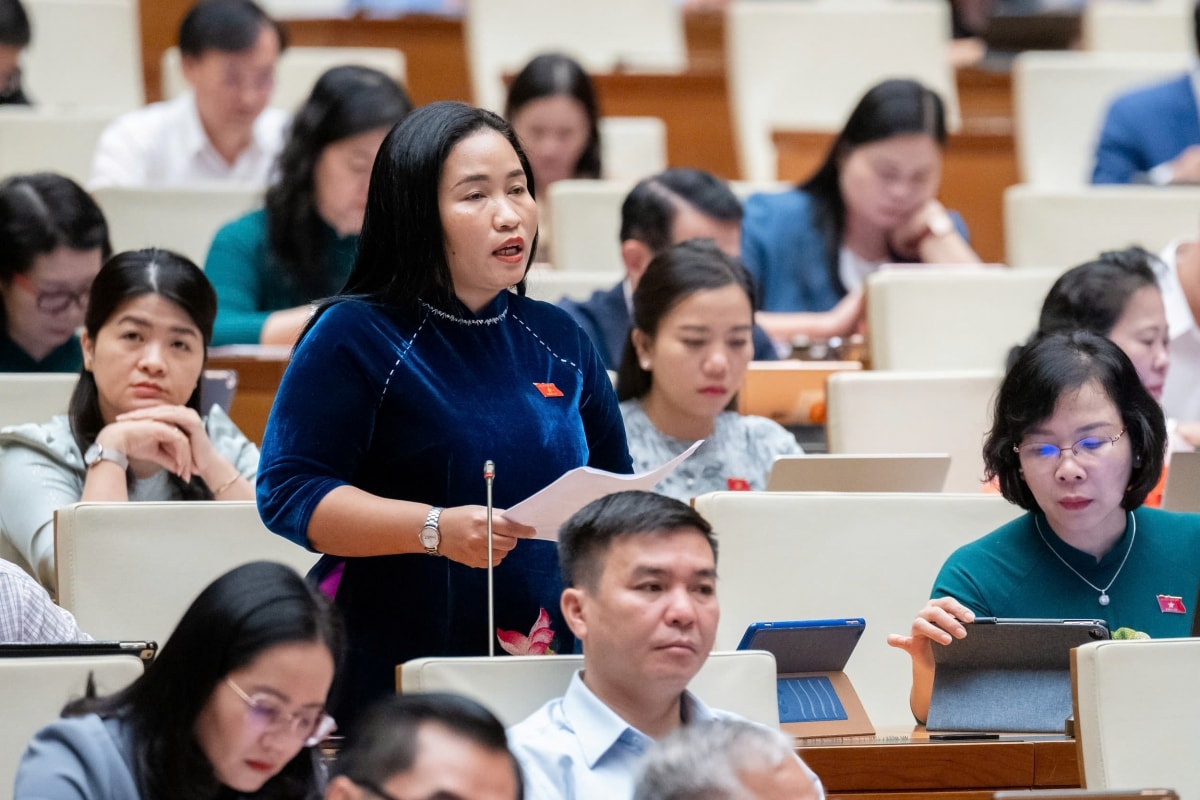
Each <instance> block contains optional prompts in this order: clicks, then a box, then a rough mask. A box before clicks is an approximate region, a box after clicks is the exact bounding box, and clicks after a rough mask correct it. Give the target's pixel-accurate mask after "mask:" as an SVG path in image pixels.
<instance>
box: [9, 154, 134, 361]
mask: <svg viewBox="0 0 1200 800" xmlns="http://www.w3.org/2000/svg"><path fill="white" fill-rule="evenodd" d="M110 252H111V248H110V246H109V244H108V225H107V224H106V223H105V221H104V215H103V214H101V213H100V208H99V207H98V206H97V205H96V203H95V201H93V200H92V198H91V197H90V196H89V195H88V193H87V192H85V191H84V190H83V189H81V188H80V187H79V186H78V185H77V184H76V183H74V182H73V181H71V180H70V179H69V178H64V177H62V176H61V175H54V174H51V173H48V172H44V173H37V174H34V175H16V176H14V177H11V178H9V179H7V180H5V181H4V182H2V183H0V298H2V299H3V301H4V302H3V305H0V372H76V371H78V370H79V367H80V366H82V364H83V353H82V351H81V350H80V349H79V337H78V336H77V335H76V331H77V330H78V329H79V326H80V325H81V324H83V312H84V309H85V308H86V304H87V294H88V288H89V287H90V286H91V285H92V280H93V279H94V278H95V277H96V273H97V272H99V271H100V265H101V264H102V263H104V259H106V258H108V255H109V253H110Z"/></svg>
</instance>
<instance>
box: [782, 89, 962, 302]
mask: <svg viewBox="0 0 1200 800" xmlns="http://www.w3.org/2000/svg"><path fill="white" fill-rule="evenodd" d="M909 133H924V134H928V135H929V136H931V137H933V139H934V141H936V142H937V143H938V145H939V146H945V144H946V110H945V106H944V105H943V104H942V98H941V97H939V96H938V94H937V92H935V91H933V90H932V89H929V88H926V87H925V86H923V85H922V84H920V83H918V82H917V81H914V80H906V79H894V80H887V81H884V82H882V83H878V84H876V85H875V86H872V87H871V88H870V89H868V90H867V93H866V94H864V95H863V96H862V99H861V100H859V101H858V105H856V106H855V107H854V110H853V111H851V112H850V118H849V119H847V120H846V126H845V127H844V128H842V131H841V133H839V134H838V135H837V138H835V139H834V140H833V144H832V145H830V147H829V152H828V153H827V154H826V156H825V161H824V162H823V163H822V164H821V166H820V167H819V168H818V169H817V171H816V172H815V173H813V175H812V177H811V178H809V179H808V180H807V181H805V182H803V183H801V184H800V187H799V188H800V189H801V190H802V191H804V192H807V193H808V194H809V196H811V197H812V203H813V218H814V220H815V222H816V227H817V230H818V231H820V233H821V240H822V243H823V244H824V246H825V256H826V266H827V267H828V269H829V275H830V279H831V280H832V281H833V285H834V286H836V287H839V288H840V289H842V290H844V289H845V287H843V286H842V280H841V278H840V277H839V276H838V258H839V257H840V253H841V248H842V236H843V235H845V233H846V203H845V201H844V200H843V199H842V190H841V186H840V181H841V168H842V164H843V163H844V162H845V160H846V158H847V157H849V155H850V153H851V151H852V150H854V149H855V148H856V147H860V146H862V145H864V144H870V143H872V142H878V141H881V140H883V139H890V138H891V137H893V136H901V135H903V134H909Z"/></svg>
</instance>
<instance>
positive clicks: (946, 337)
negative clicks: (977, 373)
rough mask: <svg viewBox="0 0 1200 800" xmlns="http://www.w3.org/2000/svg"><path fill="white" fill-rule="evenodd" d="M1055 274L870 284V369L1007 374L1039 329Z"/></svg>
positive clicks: (875, 277) (913, 275) (909, 276)
mask: <svg viewBox="0 0 1200 800" xmlns="http://www.w3.org/2000/svg"><path fill="white" fill-rule="evenodd" d="M1058 274H1059V273H1058V271H1057V270H1033V269H1028V270H1010V269H1004V268H1002V267H923V266H919V267H911V268H908V267H900V268H887V269H883V270H880V271H879V272H876V273H874V274H872V275H870V276H868V277H867V319H868V324H869V327H870V331H871V336H870V339H869V343H870V347H871V367H872V368H873V369H902V370H949V369H986V370H994V369H999V368H1003V367H1004V363H1005V357H1006V356H1007V355H1008V351H1009V349H1010V348H1011V347H1012V346H1013V345H1016V344H1020V343H1021V342H1024V341H1025V339H1027V338H1028V337H1029V334H1031V333H1032V332H1033V330H1034V328H1036V327H1037V321H1038V314H1039V313H1040V312H1041V309H1042V300H1043V299H1044V298H1045V296H1046V292H1047V291H1048V290H1049V289H1050V285H1051V284H1052V283H1054V281H1055V279H1056V278H1057V277H1058Z"/></svg>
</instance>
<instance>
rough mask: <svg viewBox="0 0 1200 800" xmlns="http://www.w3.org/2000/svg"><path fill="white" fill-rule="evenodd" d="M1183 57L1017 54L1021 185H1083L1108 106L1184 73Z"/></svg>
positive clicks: (1016, 118) (1015, 78)
mask: <svg viewBox="0 0 1200 800" xmlns="http://www.w3.org/2000/svg"><path fill="white" fill-rule="evenodd" d="M1188 58H1189V57H1188V56H1187V55H1186V54H1183V53H1177V54H1173V53H1163V52H1154V53H1079V52H1038V51H1028V52H1025V53H1021V54H1020V55H1018V56H1017V58H1016V60H1015V61H1014V62H1013V71H1012V76H1013V78H1012V81H1013V117H1014V122H1015V123H1016V148H1017V167H1018V172H1019V174H1020V176H1021V180H1022V181H1024V182H1025V183H1031V184H1035V185H1038V186H1054V187H1068V186H1070V187H1074V186H1085V185H1087V184H1088V183H1089V182H1090V181H1091V175H1092V168H1093V167H1094V166H1095V157H1096V142H1097V138H1098V137H1099V134H1100V129H1101V127H1102V125H1103V123H1104V115H1105V112H1106V111H1107V109H1108V106H1109V104H1110V103H1111V102H1112V101H1113V100H1115V99H1116V97H1117V95H1119V94H1121V93H1123V92H1125V91H1128V90H1129V89H1133V88H1135V87H1137V86H1140V85H1143V84H1148V83H1153V82H1156V81H1160V80H1163V79H1164V78H1167V77H1169V76H1171V75H1172V74H1178V73H1181V72H1183V70H1185V69H1186V68H1187V65H1188ZM1007 256H1008V258H1009V259H1010V260H1011V259H1012V254H1011V253H1008V254H1007Z"/></svg>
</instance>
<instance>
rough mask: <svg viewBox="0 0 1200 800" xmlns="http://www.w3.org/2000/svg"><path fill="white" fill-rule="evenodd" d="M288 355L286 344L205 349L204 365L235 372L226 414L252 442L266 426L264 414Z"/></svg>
mask: <svg viewBox="0 0 1200 800" xmlns="http://www.w3.org/2000/svg"><path fill="white" fill-rule="evenodd" d="M290 358H291V348H289V347H261V346H258V345H247V346H241V345H234V346H233V347H217V348H213V349H212V350H211V351H210V352H209V356H208V364H206V365H205V366H206V368H207V369H232V370H235V371H236V372H237V375H238V385H237V391H236V392H234V395H233V404H232V405H233V407H232V408H230V409H229V417H230V419H232V420H233V421H234V424H236V425H237V426H238V428H239V429H240V430H241V431H242V433H244V434H246V437H247V438H248V439H250V441H252V442H254V443H255V444H259V445H261V444H262V439H263V433H265V432H266V430H267V417H268V416H269V415H270V413H271V405H272V404H273V403H274V402H275V392H276V391H277V390H278V389H279V381H281V380H282V379H283V373H284V371H285V370H286V369H287V365H288V361H289V359H290Z"/></svg>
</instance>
